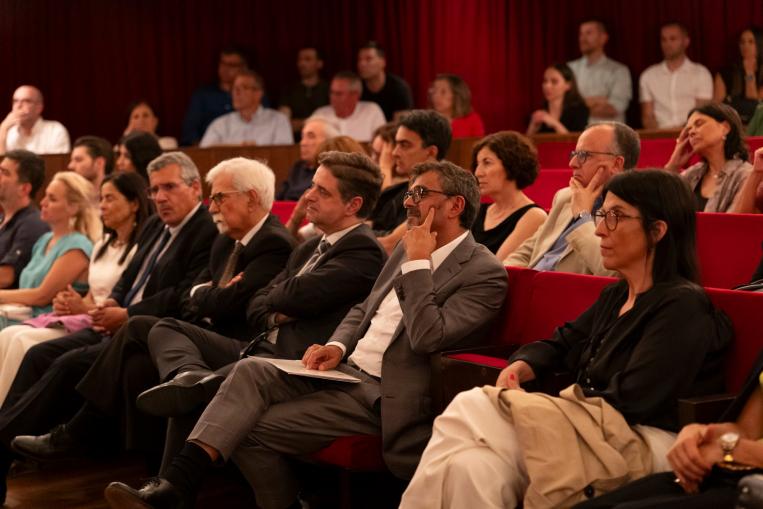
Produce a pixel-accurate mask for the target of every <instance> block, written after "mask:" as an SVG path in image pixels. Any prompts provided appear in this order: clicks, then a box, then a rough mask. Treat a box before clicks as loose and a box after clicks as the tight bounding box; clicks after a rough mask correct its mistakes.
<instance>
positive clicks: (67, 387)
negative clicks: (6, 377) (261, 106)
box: [0, 152, 216, 467]
mask: <svg viewBox="0 0 763 509" xmlns="http://www.w3.org/2000/svg"><path fill="white" fill-rule="evenodd" d="M148 172H149V182H150V184H149V185H150V187H149V195H150V196H151V198H152V199H153V201H154V204H155V205H156V209H157V213H156V215H155V216H154V217H152V218H151V219H149V220H148V221H147V223H146V226H145V227H144V229H143V231H142V232H141V234H140V237H139V239H138V252H137V253H136V254H135V256H134V257H133V259H132V261H131V262H130V264H129V265H128V266H127V268H126V269H125V271H124V273H123V274H122V277H121V278H120V280H119V281H118V282H117V284H116V285H115V287H114V289H113V290H112V293H111V296H110V298H109V299H108V300H107V301H106V303H104V304H103V306H102V307H99V308H98V309H96V310H95V311H94V312H93V313H92V318H93V326H92V328H88V329H84V330H82V331H80V332H77V333H74V334H70V335H68V336H64V337H62V338H59V339H56V340H53V341H49V342H45V343H41V344H39V345H36V346H35V347H33V348H32V349H30V350H29V351H28V352H27V354H26V356H25V357H24V361H23V362H22V365H21V367H20V369H19V373H18V375H17V376H16V378H15V380H14V382H13V385H12V386H11V389H10V392H9V394H8V396H7V398H6V399H5V402H4V404H3V407H2V410H0V445H3V446H6V447H7V446H8V445H9V444H10V441H11V440H12V439H13V437H15V436H16V435H19V434H21V433H30V432H31V433H41V432H43V431H45V430H47V429H49V428H50V427H51V426H53V425H54V424H56V423H57V422H60V421H61V420H62V419H66V418H68V417H70V416H71V415H72V413H73V412H75V411H76V410H77V408H78V407H79V405H80V404H81V398H80V397H79V396H78V395H77V393H76V392H75V391H74V386H75V384H76V383H77V382H78V381H79V380H80V378H81V377H82V375H83V374H84V373H85V372H86V371H87V369H88V368H89V367H90V365H91V364H92V363H93V360H94V359H95V358H96V357H97V355H98V353H99V352H100V350H101V349H102V348H103V346H104V345H106V344H108V342H107V341H104V340H105V339H107V338H108V337H109V336H110V335H112V334H114V333H115V332H116V331H117V330H118V329H119V328H120V327H121V326H122V324H124V323H125V322H126V321H127V319H128V318H129V317H130V316H135V315H145V314H151V315H155V316H179V313H180V308H181V296H182V295H184V294H185V293H186V292H188V290H189V289H190V287H191V284H192V282H193V281H194V279H195V277H196V276H197V275H198V273H199V272H200V271H201V270H202V269H203V268H204V266H205V265H206V264H207V261H208V259H209V249H210V246H211V245H212V242H213V241H214V237H215V234H216V229H215V226H214V223H213V222H212V219H211V217H210V216H209V213H208V212H207V210H206V208H204V206H203V205H202V204H201V181H200V176H199V172H198V169H197V168H196V165H195V164H194V163H193V161H191V159H190V158H189V157H188V156H186V155H185V154H182V153H180V152H170V153H167V154H164V155H162V156H159V157H158V158H156V159H154V160H153V161H152V162H151V163H150V164H149V165H148ZM2 456H6V458H4V459H5V460H7V458H8V456H9V455H8V454H7V452H6V454H2ZM4 459H3V458H2V457H0V467H3V466H7V465H8V464H9V463H10V461H9V460H8V461H4Z"/></svg>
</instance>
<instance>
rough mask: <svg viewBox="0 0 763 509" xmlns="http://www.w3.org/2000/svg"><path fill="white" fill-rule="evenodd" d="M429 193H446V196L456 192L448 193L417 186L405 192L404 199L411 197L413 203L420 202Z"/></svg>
mask: <svg viewBox="0 0 763 509" xmlns="http://www.w3.org/2000/svg"><path fill="white" fill-rule="evenodd" d="M429 193H437V194H444V195H445V196H455V195H454V194H452V193H446V192H445V191H438V190H437V189H428V188H426V187H424V186H416V187H414V188H412V189H409V190H408V191H406V192H405V194H404V195H403V201H405V200H407V199H408V198H410V199H411V200H413V203H415V204H418V203H419V202H420V201H421V200H422V199H424V197H425V196H426V195H428V194H429Z"/></svg>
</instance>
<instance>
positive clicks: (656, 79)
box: [639, 58, 713, 129]
mask: <svg viewBox="0 0 763 509" xmlns="http://www.w3.org/2000/svg"><path fill="white" fill-rule="evenodd" d="M639 95H640V100H641V102H642V103H646V102H651V103H653V105H654V117H655V118H656V119H657V127H659V128H661V129H667V128H671V127H682V126H683V125H684V124H685V123H686V117H687V116H688V115H689V111H691V110H692V108H694V107H695V106H696V105H697V100H698V99H699V100H708V101H709V100H711V99H712V98H713V77H712V76H711V75H710V71H708V70H707V67H705V66H704V65H701V64H697V63H694V62H692V61H691V60H689V59H688V58H685V59H684V62H683V64H681V66H680V67H679V68H678V69H676V70H675V71H671V70H670V69H669V68H668V64H667V63H666V62H665V61H662V62H660V63H659V64H654V65H652V66H650V67H648V68H647V69H646V70H645V71H644V72H643V73H641V78H639Z"/></svg>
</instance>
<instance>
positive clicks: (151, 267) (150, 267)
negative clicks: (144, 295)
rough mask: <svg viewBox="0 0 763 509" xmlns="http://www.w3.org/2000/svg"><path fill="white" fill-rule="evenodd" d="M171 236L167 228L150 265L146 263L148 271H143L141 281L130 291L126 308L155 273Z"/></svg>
mask: <svg viewBox="0 0 763 509" xmlns="http://www.w3.org/2000/svg"><path fill="white" fill-rule="evenodd" d="M171 236H172V235H171V234H170V230H169V228H165V229H164V232H163V233H162V236H161V237H159V240H158V241H157V242H156V247H155V248H154V250H153V251H152V252H151V257H150V258H149V259H148V263H146V270H144V271H143V273H142V274H141V275H140V279H138V281H136V282H135V283H133V285H132V288H130V291H129V292H127V296H126V297H125V301H124V306H125V307H127V306H129V305H130V303H131V302H132V300H133V299H134V298H135V295H137V293H138V292H139V291H140V289H141V288H143V285H145V284H146V281H148V278H149V277H151V272H153V270H154V267H155V266H156V261H157V260H158V259H159V255H160V254H161V252H162V251H163V250H164V247H165V246H166V245H167V242H169V240H170V237H171Z"/></svg>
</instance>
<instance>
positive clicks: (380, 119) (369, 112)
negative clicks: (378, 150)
mask: <svg viewBox="0 0 763 509" xmlns="http://www.w3.org/2000/svg"><path fill="white" fill-rule="evenodd" d="M362 91H363V83H362V82H361V81H360V78H359V77H358V75H357V74H355V73H354V72H351V71H342V72H338V73H337V74H335V75H334V79H332V80H331V89H330V92H329V101H330V102H331V104H330V105H329V106H323V107H322V108H318V109H317V110H315V112H314V113H313V116H314V117H323V118H326V119H328V120H329V121H330V122H331V123H332V124H334V125H336V126H337V127H339V133H340V134H344V135H347V136H350V137H352V138H354V139H355V140H357V141H371V138H372V137H373V134H374V130H375V129H376V128H377V127H379V126H380V125H382V124H384V123H385V122H386V120H385V119H384V112H383V111H382V109H381V108H380V107H379V105H378V104H376V103H374V102H370V101H361V100H360V94H361V93H362Z"/></svg>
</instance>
